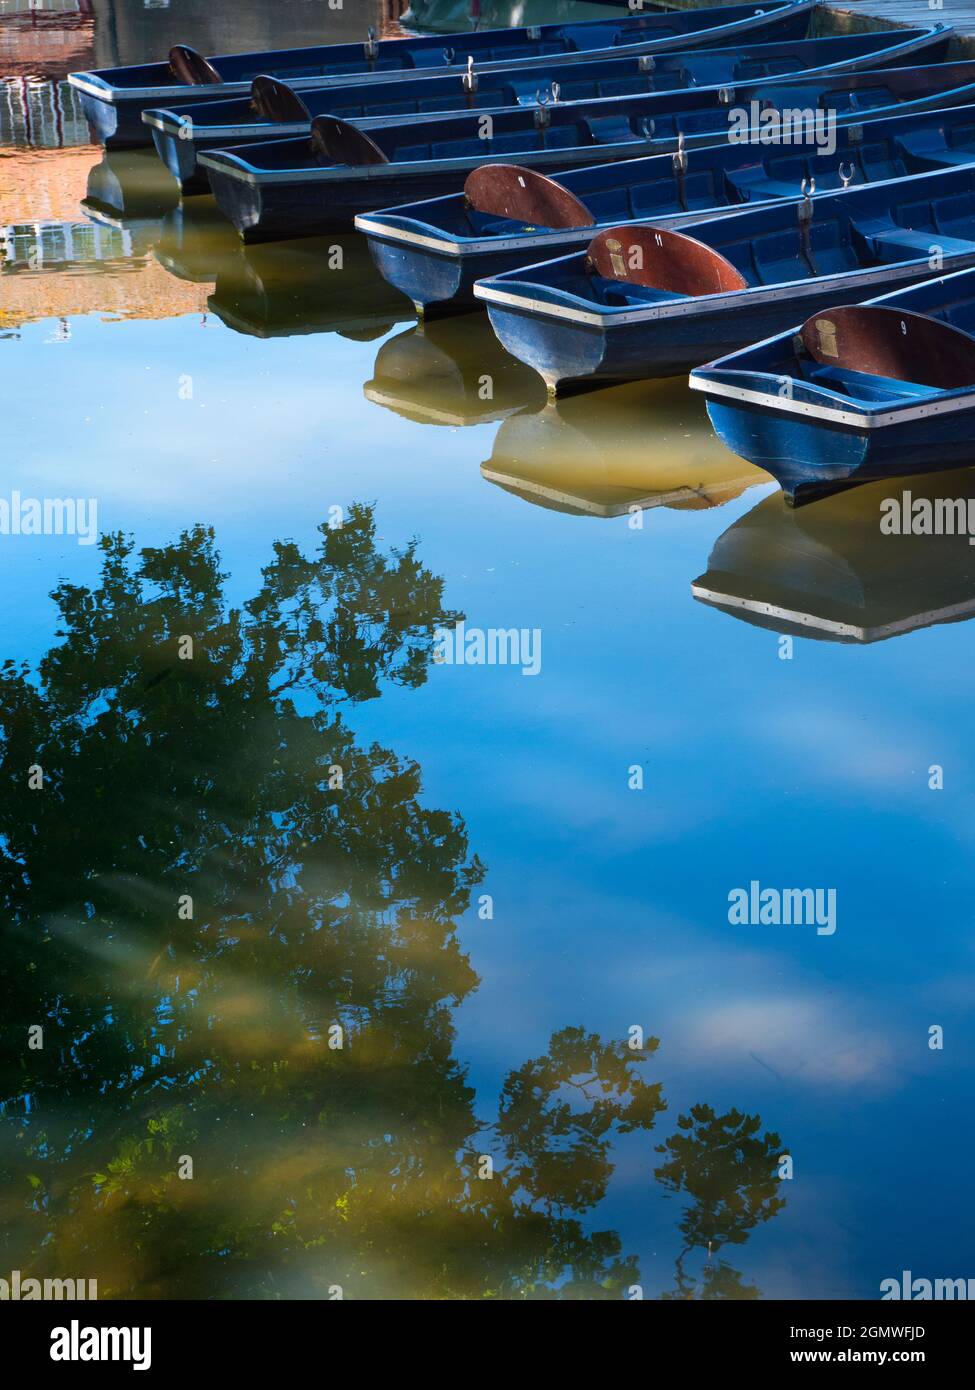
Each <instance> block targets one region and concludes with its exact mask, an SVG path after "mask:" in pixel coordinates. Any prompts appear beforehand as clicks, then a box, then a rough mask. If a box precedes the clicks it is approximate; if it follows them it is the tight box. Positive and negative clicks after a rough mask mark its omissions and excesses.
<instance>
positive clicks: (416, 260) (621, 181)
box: [355, 74, 975, 317]
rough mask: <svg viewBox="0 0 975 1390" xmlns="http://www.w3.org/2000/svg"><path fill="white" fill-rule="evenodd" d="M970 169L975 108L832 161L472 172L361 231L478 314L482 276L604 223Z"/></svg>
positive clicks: (669, 220) (770, 154) (383, 262)
mask: <svg viewBox="0 0 975 1390" xmlns="http://www.w3.org/2000/svg"><path fill="white" fill-rule="evenodd" d="M973 75H975V74H973ZM972 95H973V96H975V91H973V92H972ZM969 162H975V105H971V106H954V107H948V108H947V109H945V110H941V111H931V112H922V113H919V114H916V115H908V116H881V117H878V118H875V119H872V120H867V121H861V122H857V123H853V124H846V125H838V126H837V128H836V150H835V151H834V152H833V153H830V154H818V153H817V152H816V149H815V147H812V148H808V149H805V150H800V149H796V148H795V147H794V146H783V145H781V144H778V145H776V144H768V145H761V144H751V143H741V144H730V143H728V142H727V141H726V142H725V143H724V144H722V145H709V146H707V147H706V148H704V149H701V150H694V151H692V152H691V153H690V154H685V155H684V157H683V158H675V156H674V155H672V154H659V155H650V156H648V157H647V158H645V159H629V160H624V161H622V162H619V163H614V164H600V165H597V166H596V167H594V168H589V169H576V170H571V171H569V172H568V173H566V174H560V175H559V177H558V181H557V185H556V183H555V180H553V179H548V178H546V177H545V175H543V174H540V173H537V172H533V171H530V170H527V169H517V170H515V171H514V174H513V173H512V167H511V166H506V165H491V166H489V167H488V168H487V169H485V170H484V171H483V172H477V171H476V172H475V173H474V174H472V175H471V176H470V177H469V179H468V181H467V186H466V188H465V191H464V192H463V193H456V194H450V195H448V196H447V197H444V198H434V199H431V200H430V201H429V202H425V203H413V204H408V205H406V206H405V207H397V208H390V209H387V210H382V211H379V212H375V213H365V214H362V215H360V216H358V217H357V218H356V220H355V225H356V226H357V228H358V229H359V231H361V232H363V233H365V235H366V236H367V237H368V239H369V249H370V251H371V252H372V256H373V259H374V260H375V262H376V265H377V267H378V268H379V270H380V272H381V273H382V274H383V275H384V276H385V277H386V279H387V280H388V281H389V282H390V284H391V285H395V287H396V288H397V289H398V290H401V291H402V293H403V294H405V295H407V296H408V297H409V298H410V299H412V300H413V303H414V304H415V305H416V308H417V311H418V312H419V313H421V314H423V315H425V316H427V317H435V316H438V315H442V314H445V313H457V312H460V311H465V310H468V309H470V308H471V306H472V305H474V304H475V303H476V301H475V299H474V284H475V282H476V281H477V280H480V279H486V278H488V277H490V276H493V275H500V274H502V273H503V272H505V271H509V270H518V269H519V268H520V267H522V266H527V265H531V264H532V263H533V262H538V261H540V260H548V259H550V258H551V257H554V256H561V255H565V254H567V253H568V252H570V251H572V250H573V249H575V248H577V247H580V246H584V245H587V244H588V243H589V242H590V241H591V240H592V238H593V236H594V235H595V233H596V231H598V230H599V228H601V227H608V226H614V225H617V224H619V223H621V222H628V221H652V222H653V223H654V225H655V226H658V227H666V228H680V227H681V226H682V225H684V224H685V223H688V222H694V221H703V220H705V219H707V218H711V217H723V216H725V215H727V213H728V211H729V209H732V208H737V207H741V206H743V205H749V206H759V205H761V204H762V203H764V202H767V201H770V200H771V201H777V200H779V199H781V198H797V197H798V196H799V194H800V192H801V185H802V182H803V180H806V181H807V186H808V184H810V183H814V184H815V187H816V190H817V193H816V196H817V197H819V196H820V195H821V194H823V193H828V192H832V191H834V190H835V189H838V188H840V187H842V186H843V182H844V180H848V181H849V183H850V184H851V185H857V186H858V185H861V184H867V183H877V182H879V181H881V180H884V179H892V178H902V177H905V176H907V175H909V174H920V173H926V172H929V171H930V170H933V169H938V168H950V167H951V166H953V165H958V164H965V163H969ZM560 191H561V192H560ZM510 193H514V194H517V197H516V198H514V197H509V196H506V195H507V194H510ZM562 195H564V196H562Z"/></svg>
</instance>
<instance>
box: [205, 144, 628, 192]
mask: <svg viewBox="0 0 975 1390" xmlns="http://www.w3.org/2000/svg"><path fill="white" fill-rule="evenodd" d="M638 143H641V144H642V141H640V142H638ZM630 148H632V146H631V143H630V141H628V140H627V141H624V142H618V143H617V144H614V145H571V146H569V147H568V148H567V149H563V150H524V151H521V152H520V153H521V155H522V156H525V155H528V156H530V157H531V161H532V162H531V168H533V169H534V168H538V167H539V166H541V167H543V168H544V167H546V166H547V165H550V164H561V163H564V162H565V156H566V154H578V153H580V152H582V153H585V154H586V156H587V158H586V159H580V160H577V161H576V163H575V165H574V167H576V168H581V167H582V166H583V165H585V164H605V163H606V162H607V158H608V157H609V156H611V155H612V152H613V151H614V150H628V149H630ZM513 153H514V154H518V153H519V151H511V150H506V151H502V153H500V154H486V155H485V154H482V155H478V156H477V157H476V158H458V159H435V160H429V159H411V160H406V161H402V162H397V161H396V160H393V161H391V162H390V163H389V164H365V165H358V166H357V165H352V164H329V165H327V166H324V167H322V166H319V165H315V164H313V165H309V166H308V167H307V168H298V169H252V168H248V167H247V165H246V164H245V162H244V161H243V160H242V159H241V158H240V156H239V155H230V156H229V157H228V156H226V152H225V151H221V150H212V151H202V152H201V153H200V156H199V162H200V163H201V164H205V165H206V166H207V167H208V168H210V169H216V170H217V171H218V173H221V174H226V175H227V176H228V178H232V179H238V180H240V182H241V183H250V184H273V183H292V184H294V185H295V186H296V187H300V186H301V185H302V184H306V183H336V182H339V181H342V182H345V180H347V179H352V180H356V181H363V182H365V181H368V180H376V181H380V182H381V181H383V180H386V179H393V178H397V177H398V176H400V175H402V174H428V175H429V174H439V173H451V172H464V171H465V170H466V171H468V172H470V171H473V170H474V169H480V168H481V167H482V165H484V164H506V163H510V162H511V159H512V154H513Z"/></svg>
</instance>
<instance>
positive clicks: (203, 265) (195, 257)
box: [155, 198, 240, 285]
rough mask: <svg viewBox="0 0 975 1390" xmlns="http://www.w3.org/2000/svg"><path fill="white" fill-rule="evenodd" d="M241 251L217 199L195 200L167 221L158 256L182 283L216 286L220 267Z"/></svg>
mask: <svg viewBox="0 0 975 1390" xmlns="http://www.w3.org/2000/svg"><path fill="white" fill-rule="evenodd" d="M239 249H240V239H239V237H238V236H237V235H236V233H235V232H234V229H233V228H232V227H231V226H230V224H229V223H228V222H227V219H226V218H225V217H223V216H222V215H221V212H220V209H219V208H218V207H217V205H216V203H215V202H214V201H213V199H212V198H193V199H191V201H190V202H187V203H180V204H179V206H178V207H175V208H173V210H172V211H171V212H168V213H167V214H166V216H165V217H164V218H163V220H162V229H161V232H160V236H159V240H158V242H157V243H156V247H155V256H156V259H157V260H158V261H159V263H160V265H163V266H165V267H166V269H167V270H168V271H169V273H170V275H175V276H176V277H177V278H178V279H180V280H192V281H193V283H194V284H198V285H199V284H213V283H214V282H215V280H216V278H217V273H218V271H219V269H220V266H221V265H222V264H224V263H225V262H226V261H227V260H228V259H229V258H230V257H233V256H236V254H237V252H238V251H239Z"/></svg>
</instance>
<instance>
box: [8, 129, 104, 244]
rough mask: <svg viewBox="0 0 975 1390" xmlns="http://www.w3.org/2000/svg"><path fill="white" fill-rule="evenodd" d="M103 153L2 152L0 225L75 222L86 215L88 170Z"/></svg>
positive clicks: (90, 149) (88, 148)
mask: <svg viewBox="0 0 975 1390" xmlns="http://www.w3.org/2000/svg"><path fill="white" fill-rule="evenodd" d="M100 157H101V150H100V149H97V148H96V147H95V146H94V145H78V146H75V147H74V148H72V149H65V150H13V149H7V150H0V226H8V225H9V224H10V223H11V222H76V221H78V220H79V219H80V218H82V217H83V216H84V214H83V212H82V210H81V208H80V206H79V204H80V203H81V200H82V198H83V197H84V196H85V192H86V190H87V184H88V171H89V169H90V168H91V167H92V165H93V164H97V163H98V160H99V159H100Z"/></svg>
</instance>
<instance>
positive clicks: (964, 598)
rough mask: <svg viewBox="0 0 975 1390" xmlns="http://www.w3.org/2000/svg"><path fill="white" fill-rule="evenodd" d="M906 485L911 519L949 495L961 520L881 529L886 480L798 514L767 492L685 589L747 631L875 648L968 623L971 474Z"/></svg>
mask: <svg viewBox="0 0 975 1390" xmlns="http://www.w3.org/2000/svg"><path fill="white" fill-rule="evenodd" d="M909 488H910V500H911V507H912V510H913V512H914V514H915V516H920V515H930V516H931V517H932V518H936V517H938V516H939V515H944V511H945V509H944V504H945V502H946V501H947V500H948V499H950V500H951V502H952V503H953V504H954V515H955V517H957V519H958V520H959V521H961V522H962V524H961V525H960V526H959V525H957V524H953V525H950V526H948V527H946V526H945V525H944V524H942V525H941V527H940V528H939V529H934V528H933V527H932V528H924V527H917V526H915V527H913V528H907V529H898V530H896V531H892V530H890V529H889V528H888V529H886V530H885V529H884V526H883V521H884V518H885V516H887V515H888V514H889V513H890V504H891V502H892V501H895V500H900V501H901V503H902V502H903V498H902V494H901V493H900V489H897V491H896V492H893V491H892V489H891V487H890V484H889V483H888V482H874V483H868V484H867V485H866V486H864V487H862V488H854V489H853V491H852V492H844V493H841V494H839V495H837V496H833V497H829V498H826V499H824V500H823V501H822V502H820V503H818V504H817V505H816V506H815V507H802V508H800V509H799V510H795V509H793V508H792V507H790V506H789V505H788V504H787V502H786V499H785V498H784V497H783V496H782V494H781V493H780V492H774V493H772V495H771V496H770V497H766V498H765V499H764V500H763V501H761V502H760V503H759V504H758V506H757V507H754V508H753V509H752V510H751V511H750V512H748V513H746V515H745V516H743V517H741V518H739V520H738V521H736V522H734V524H733V525H731V526H729V527H728V529H727V530H726V531H725V532H724V533H723V535H721V536H719V537H718V539H717V540H716V541H715V543H714V547H713V549H712V551H711V555H710V558H709V560H708V568H707V571H706V572H705V573H704V574H702V575H701V576H700V577H699V578H698V579H696V580H695V581H694V583H693V584H692V585H691V593H692V594H693V595H694V597H695V598H696V599H697V600H698V602H700V603H704V604H707V605H709V606H710V607H713V608H717V609H719V610H721V611H722V612H725V613H728V614H730V615H731V616H733V617H735V618H739V619H741V620H742V621H743V622H747V623H751V624H752V625H753V626H755V627H760V628H765V629H770V630H771V631H773V632H782V633H787V634H788V635H790V636H796V637H811V638H817V639H819V640H820V641H827V642H847V643H858V644H859V643H868V642H880V641H883V640H885V639H889V638H892V637H899V636H901V635H903V634H904V633H907V632H915V631H917V630H918V629H920V628H925V627H930V626H932V625H933V624H934V623H948V622H958V621H960V620H963V619H966V618H971V617H973V616H975V547H973V546H972V545H971V544H970V542H969V535H970V533H969V528H968V525H967V516H968V515H972V514H975V472H973V470H972V469H971V468H963V469H958V470H956V471H954V472H951V473H943V474H938V475H935V474H929V475H927V476H926V477H920V478H912V479H911V480H910V483H909Z"/></svg>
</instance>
